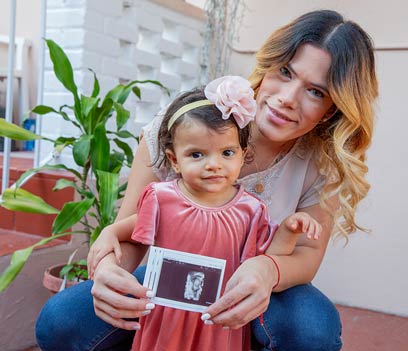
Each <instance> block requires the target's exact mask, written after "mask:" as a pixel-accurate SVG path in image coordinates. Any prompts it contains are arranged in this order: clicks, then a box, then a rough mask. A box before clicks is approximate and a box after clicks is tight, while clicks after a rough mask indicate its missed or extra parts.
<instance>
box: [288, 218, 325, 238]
mask: <svg viewBox="0 0 408 351" xmlns="http://www.w3.org/2000/svg"><path fill="white" fill-rule="evenodd" d="M284 225H286V227H287V228H288V230H290V231H291V232H293V233H294V234H303V233H304V234H306V237H307V238H308V239H312V238H313V239H314V240H317V239H319V237H320V235H321V233H322V226H321V225H320V223H319V222H318V221H316V220H315V219H314V218H313V217H311V216H310V215H309V214H308V213H306V212H296V213H294V214H293V215H291V216H289V217H288V218H286V219H285V221H284Z"/></svg>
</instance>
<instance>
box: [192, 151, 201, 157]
mask: <svg viewBox="0 0 408 351" xmlns="http://www.w3.org/2000/svg"><path fill="white" fill-rule="evenodd" d="M202 156H203V154H202V153H201V152H198V151H196V152H192V153H191V157H192V158H200V157H202Z"/></svg>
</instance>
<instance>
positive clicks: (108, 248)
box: [87, 225, 122, 279]
mask: <svg viewBox="0 0 408 351" xmlns="http://www.w3.org/2000/svg"><path fill="white" fill-rule="evenodd" d="M113 226H114V225H112V226H107V227H105V228H104V229H103V230H102V232H101V233H100V234H99V236H98V239H96V241H95V242H94V243H93V244H92V246H91V248H90V249H89V252H88V257H87V263H88V277H89V279H93V277H94V274H95V270H96V267H97V266H98V264H99V262H100V261H101V260H102V258H104V257H105V256H106V255H107V254H109V253H110V252H113V253H114V254H115V258H116V262H117V264H118V265H121V261H122V250H121V248H120V242H119V239H118V238H117V236H116V235H115V233H114V232H113V229H112V228H113Z"/></svg>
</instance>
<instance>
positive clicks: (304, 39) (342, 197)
mask: <svg viewBox="0 0 408 351" xmlns="http://www.w3.org/2000/svg"><path fill="white" fill-rule="evenodd" d="M303 44H311V45H314V46H316V47H318V48H322V49H324V50H325V51H327V52H328V53H329V54H330V56H331V60H332V63H331V67H330V69H329V72H328V82H327V84H328V90H329V93H330V96H331V98H332V100H333V102H334V104H335V105H336V107H337V112H336V113H335V115H334V116H333V117H331V118H330V119H328V120H327V121H324V120H322V121H321V122H320V123H319V124H318V125H317V126H316V127H315V128H314V129H313V130H312V131H311V132H309V133H308V135H306V136H305V138H307V141H308V143H309V144H310V145H313V146H314V147H315V148H316V150H318V151H319V152H318V155H319V156H318V157H317V160H316V162H317V164H318V167H319V168H320V171H321V173H322V174H325V175H327V176H328V179H329V181H328V182H327V183H326V185H325V187H324V188H323V191H322V193H321V196H320V203H321V205H322V207H323V208H325V209H326V210H328V211H329V212H331V214H332V215H333V218H334V223H335V227H336V230H335V234H341V235H343V236H344V237H345V238H346V239H347V238H348V235H349V234H351V233H353V232H354V231H356V230H357V229H359V230H363V231H366V229H364V228H362V227H360V226H359V225H357V223H356V221H355V212H356V207H357V205H358V203H359V202H360V201H361V200H362V199H363V198H364V197H365V196H366V195H367V193H368V190H369V189H370V184H369V183H368V182H367V180H366V179H365V175H366V173H367V171H368V167H367V165H366V151H367V149H368V147H369V145H370V142H371V139H372V134H373V126H374V111H373V105H374V101H375V99H376V97H377V96H378V84H377V78H376V72H375V60H374V50H373V44H372V41H371V38H370V37H369V36H368V34H367V33H366V32H364V30H363V29H362V28H361V27H360V26H359V25H357V24H356V23H354V22H351V21H346V20H345V19H344V18H343V17H342V16H341V15H340V14H339V13H337V12H335V11H330V10H322V11H313V12H309V13H306V14H304V15H303V16H301V17H299V18H297V19H295V20H294V21H293V22H291V23H289V24H288V25H286V26H284V27H281V28H280V29H278V30H276V31H275V32H274V33H272V35H271V36H270V37H269V38H268V39H267V40H266V42H265V44H264V45H263V46H262V47H261V49H260V50H259V51H258V53H257V55H256V59H257V64H256V67H255V69H254V71H253V72H252V73H251V75H250V76H249V80H250V82H251V84H252V87H253V89H254V90H255V93H257V92H258V89H259V86H260V84H261V82H262V79H263V77H264V76H265V74H266V73H267V72H270V71H273V70H277V69H280V68H281V67H283V66H285V65H287V64H288V63H289V61H290V60H291V59H292V58H293V56H294V55H295V53H296V50H297V49H298V48H299V47H300V46H301V45H303ZM334 192H336V193H337V194H338V197H339V207H338V209H337V210H335V211H333V210H330V209H329V207H328V205H327V200H328V198H329V197H330V195H331V194H333V193H334Z"/></svg>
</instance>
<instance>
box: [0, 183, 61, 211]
mask: <svg viewBox="0 0 408 351" xmlns="http://www.w3.org/2000/svg"><path fill="white" fill-rule="evenodd" d="M0 205H1V206H2V207H4V208H6V209H8V210H10V211H19V212H29V213H39V214H56V213H59V210H57V209H56V208H55V207H53V206H51V205H49V204H47V203H46V202H45V201H44V200H43V199H42V198H41V197H39V196H37V195H34V194H32V193H30V192H29V191H27V190H24V189H21V188H17V189H11V188H9V189H6V190H4V192H3V195H2V202H1V203H0Z"/></svg>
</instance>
